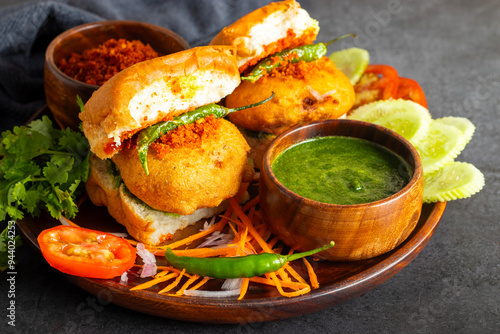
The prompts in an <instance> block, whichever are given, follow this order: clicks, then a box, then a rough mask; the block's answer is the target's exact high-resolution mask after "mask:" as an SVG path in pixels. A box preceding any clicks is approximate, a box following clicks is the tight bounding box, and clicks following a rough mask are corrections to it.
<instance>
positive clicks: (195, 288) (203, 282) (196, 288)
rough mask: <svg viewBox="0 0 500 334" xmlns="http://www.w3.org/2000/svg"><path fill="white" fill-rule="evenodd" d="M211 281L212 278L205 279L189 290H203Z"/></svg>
mask: <svg viewBox="0 0 500 334" xmlns="http://www.w3.org/2000/svg"><path fill="white" fill-rule="evenodd" d="M209 280H210V277H203V279H202V280H201V281H199V282H198V284H196V285H195V286H193V287H192V288H191V289H189V290H198V289H199V288H201V287H202V286H203V285H204V284H205V283H206V282H208V281H209Z"/></svg>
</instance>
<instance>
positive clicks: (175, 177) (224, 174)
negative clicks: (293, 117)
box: [112, 119, 253, 215]
mask: <svg viewBox="0 0 500 334" xmlns="http://www.w3.org/2000/svg"><path fill="white" fill-rule="evenodd" d="M215 121H216V122H217V126H216V127H215V128H213V129H212V130H211V133H210V134H209V135H205V136H201V137H200V138H201V143H200V145H182V146H177V145H171V146H169V147H168V149H166V150H160V151H161V154H157V153H156V151H157V150H154V149H151V148H150V150H149V152H148V167H149V175H146V174H145V173H144V170H143V168H142V166H141V164H140V161H139V158H138V156H137V150H136V147H135V145H132V146H131V147H130V148H124V149H123V150H122V151H120V152H119V153H118V154H116V155H115V156H114V157H113V158H112V160H113V162H114V163H115V164H116V166H117V167H118V169H119V170H120V173H121V177H122V179H123V182H124V183H125V185H126V186H127V188H128V189H129V190H130V191H131V192H132V193H133V194H134V195H135V196H137V197H138V198H140V199H141V200H142V201H144V202H145V203H146V204H148V205H149V206H151V207H152V208H154V209H157V210H161V211H166V212H172V213H178V214H181V215H189V214H192V213H193V212H194V211H195V210H197V209H199V208H204V207H215V206H218V205H219V204H220V203H221V202H222V201H223V200H225V199H227V198H229V197H232V196H234V195H236V193H237V192H238V189H239V187H240V184H241V182H242V180H243V181H249V178H250V179H251V177H252V176H253V168H252V167H251V166H250V165H249V162H248V159H247V154H248V152H249V151H250V147H249V146H248V144H247V142H246V141H245V139H244V137H243V136H242V135H241V133H240V132H239V131H238V129H237V128H236V127H235V126H234V125H233V124H231V123H230V122H228V121H226V120H224V119H216V120H215ZM198 125H199V124H198ZM179 129H180V128H179ZM174 131H175V130H174ZM164 145H169V144H164ZM160 156H161V159H160Z"/></svg>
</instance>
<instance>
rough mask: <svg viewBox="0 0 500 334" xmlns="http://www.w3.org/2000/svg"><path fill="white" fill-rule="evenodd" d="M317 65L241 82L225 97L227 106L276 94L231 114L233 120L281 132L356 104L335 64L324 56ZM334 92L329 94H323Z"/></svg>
mask: <svg viewBox="0 0 500 334" xmlns="http://www.w3.org/2000/svg"><path fill="white" fill-rule="evenodd" d="M314 63H315V64H306V66H308V67H306V69H302V72H303V73H297V72H300V71H299V70H300V68H299V70H297V68H298V66H301V65H300V64H299V65H290V66H291V67H293V68H292V69H291V70H288V72H291V73H292V75H286V74H287V72H286V71H285V72H284V73H285V75H283V74H281V75H277V76H274V75H273V74H271V75H270V76H268V77H265V78H262V79H260V80H259V81H257V82H255V83H251V82H249V81H242V83H241V84H240V85H239V86H238V87H237V88H236V89H235V90H234V91H233V93H231V94H230V95H229V96H227V97H226V102H225V103H226V106H227V107H229V108H234V107H240V106H244V105H248V104H251V103H255V102H258V101H261V100H263V99H265V98H267V97H269V95H271V93H272V92H274V93H275V97H274V98H273V99H272V100H271V101H269V102H267V103H265V104H263V105H261V106H258V107H255V108H250V109H245V110H241V111H238V112H235V113H232V114H230V115H229V119H230V121H231V122H233V123H235V124H236V125H238V126H241V127H242V128H245V129H248V130H252V131H264V132H268V133H273V134H279V133H281V132H283V131H285V130H287V129H288V128H290V127H291V126H293V125H296V124H300V123H304V122H309V121H314V120H320V119H331V118H338V117H340V116H342V115H343V114H345V113H346V112H347V111H348V110H349V109H350V108H351V107H352V105H353V103H354V99H355V94H354V89H353V87H352V85H351V83H350V82H349V79H348V78H347V77H346V76H345V75H344V74H343V73H342V72H341V71H340V70H338V69H337V68H336V67H335V65H334V63H333V62H332V61H331V60H330V59H329V58H328V57H323V58H321V59H319V60H317V61H316V62H314ZM328 92H331V94H329V95H327V96H321V95H324V94H325V93H328Z"/></svg>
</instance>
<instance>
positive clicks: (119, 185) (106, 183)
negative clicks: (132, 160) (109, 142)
mask: <svg viewBox="0 0 500 334" xmlns="http://www.w3.org/2000/svg"><path fill="white" fill-rule="evenodd" d="M90 166H91V167H90V170H91V172H90V177H89V179H88V181H87V183H86V190H87V193H88V195H89V198H90V200H91V201H92V203H94V204H95V205H97V206H103V205H104V206H106V207H107V209H108V212H109V213H110V215H111V216H112V217H113V218H115V220H116V221H117V222H118V223H120V224H122V225H123V226H125V228H126V229H127V232H128V233H129V234H130V235H131V236H132V237H133V238H134V239H136V240H138V241H140V242H143V243H146V244H151V245H158V244H160V243H162V242H164V241H166V240H168V239H169V238H171V237H172V236H173V235H174V234H175V233H176V232H177V231H179V230H181V229H183V228H185V227H187V226H189V225H192V224H194V223H196V222H198V221H199V220H201V219H204V218H210V217H213V216H215V215H216V214H218V213H220V212H222V211H223V210H225V209H226V208H227V207H228V201H224V202H222V203H221V205H219V206H218V207H215V208H202V209H198V210H196V211H195V212H194V213H193V214H191V215H186V216H184V215H179V214H173V213H168V212H163V211H158V210H155V209H152V208H151V207H149V206H147V205H146V204H145V203H144V202H142V201H141V200H139V199H138V198H137V197H135V196H134V195H132V194H131V193H130V191H128V189H127V188H126V187H125V184H123V182H121V179H120V177H119V176H118V175H115V174H114V172H113V163H112V162H111V160H101V159H99V158H98V157H96V156H95V155H93V154H91V155H90Z"/></svg>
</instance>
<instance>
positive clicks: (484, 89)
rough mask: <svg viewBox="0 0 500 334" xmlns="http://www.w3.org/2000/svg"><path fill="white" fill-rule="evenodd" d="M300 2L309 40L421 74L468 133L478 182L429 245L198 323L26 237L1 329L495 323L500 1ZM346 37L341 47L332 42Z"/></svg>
mask: <svg viewBox="0 0 500 334" xmlns="http://www.w3.org/2000/svg"><path fill="white" fill-rule="evenodd" d="M391 3H393V2H391V1H368V0H366V1H356V2H352V1H347V0H344V1H341V0H338V1H318V0H316V1H309V2H307V3H306V2H304V3H303V6H304V7H305V8H306V9H308V11H309V12H310V14H311V16H313V17H315V18H316V19H318V20H319V22H320V26H321V32H320V35H319V38H318V40H320V41H326V40H328V39H330V38H331V37H336V36H338V35H341V34H344V33H347V32H352V31H354V32H357V33H360V32H361V34H360V40H359V42H358V43H357V44H356V43H355V45H358V46H360V47H364V48H366V49H368V50H369V51H370V55H371V62H372V63H385V64H390V65H392V66H394V67H395V68H396V69H397V70H398V71H399V73H400V75H402V76H407V77H411V78H414V79H416V80H417V81H419V82H420V83H421V85H422V87H423V89H424V91H425V92H426V95H427V100H428V104H429V109H430V111H431V113H432V115H433V116H434V118H438V117H442V116H449V115H453V116H463V117H467V118H469V119H470V120H471V121H472V122H473V123H474V124H475V125H476V133H475V135H474V138H473V139H472V141H471V142H470V143H469V144H468V145H467V147H466V149H465V150H464V152H463V153H462V154H461V155H460V156H459V157H458V160H461V161H467V162H471V163H473V164H474V165H475V166H477V167H478V168H479V169H480V170H481V171H482V172H483V173H484V175H485V177H486V186H485V188H484V189H483V190H482V192H480V193H479V194H477V195H475V196H473V197H472V198H470V199H466V200H460V201H455V202H450V203H449V204H448V207H447V209H446V211H445V214H444V216H443V218H442V220H441V223H440V225H439V226H438V228H437V231H436V233H435V234H434V236H433V237H432V238H431V240H430V242H429V244H428V245H427V247H426V248H425V249H424V250H423V251H422V252H421V253H420V255H419V256H418V257H417V258H416V259H415V260H414V261H413V262H412V263H410V265H408V266H407V267H406V268H404V269H403V270H402V271H401V272H400V273H398V274H397V275H396V276H394V277H393V278H391V279H390V280H388V281H387V282H386V283H384V284H383V285H381V286H379V287H377V288H375V289H373V290H371V291H370V292H368V293H367V294H365V295H364V296H361V297H358V298H355V299H352V300H350V301H348V302H345V303H343V304H341V305H339V306H336V307H333V308H330V309H326V310H324V311H321V312H317V313H313V314H310V315H306V316H301V317H297V318H293V319H288V320H283V321H276V322H268V323H253V324H247V325H206V324H197V323H189V322H179V321H174V320H169V319H163V318H156V317H152V316H147V315H143V314H140V313H135V312H132V311H129V310H127V309H123V308H121V307H118V306H115V305H113V304H108V305H102V304H100V303H99V301H98V300H97V299H96V298H95V297H93V296H89V295H88V294H86V293H85V292H83V291H82V290H80V289H79V288H77V287H75V286H73V285H71V284H69V283H68V282H67V281H65V280H64V279H63V278H62V277H61V276H60V275H59V274H58V273H57V272H56V271H55V270H52V269H51V268H50V267H49V266H48V265H47V264H46V263H45V262H44V261H43V259H42V258H41V256H40V255H39V254H38V253H37V252H34V251H32V250H31V249H30V248H29V247H22V248H21V249H20V250H19V251H18V252H17V256H18V260H19V266H18V268H17V269H18V273H17V275H16V298H15V300H16V327H15V328H11V327H10V326H7V318H6V316H5V315H6V312H7V311H6V304H5V300H6V293H7V292H6V291H7V284H6V279H7V278H6V277H5V275H4V274H2V275H1V276H0V277H1V279H0V287H1V290H0V291H1V293H0V294H1V297H0V300H1V302H0V310H2V311H0V315H1V317H0V319H2V320H0V331H1V332H4V331H3V330H2V328H7V329H8V333H16V332H17V333H29V332H32V333H56V332H57V333H59V332H65V331H66V330H67V329H68V330H69V332H70V333H128V332H133V333H136V332H137V333H139V332H140V333H220V332H236V333H253V332H255V333H320V332H328V333H498V331H499V325H500V321H499V318H500V311H499V308H500V293H499V284H498V276H499V274H500V273H499V263H500V261H499V260H500V252H499V240H500V233H499V220H500V219H499V218H500V214H499V210H498V202H499V200H500V196H499V194H500V190H499V189H500V187H499V186H500V185H499V181H500V169H499V167H498V166H499V165H500V158H499V153H500V150H499V142H500V136H499V135H498V132H497V129H498V128H499V126H500V123H499V120H498V119H499V116H500V110H499V102H500V101H499V97H498V95H499V91H500V90H499V87H500V74H499V71H500V57H499V56H498V54H499V51H500V46H499V44H498V42H499V41H500V24H499V22H498V18H500V2H498V1H494V0H492V1H475V2H472V1H465V0H464V1H437V0H434V1H422V2H418V1H401V2H399V6H397V13H395V14H391V15H390V17H389V16H387V15H385V16H383V15H381V14H382V13H387V12H388V8H389V5H390V4H391ZM345 46H347V45H345V44H344V45H338V46H337V48H340V47H345Z"/></svg>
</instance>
